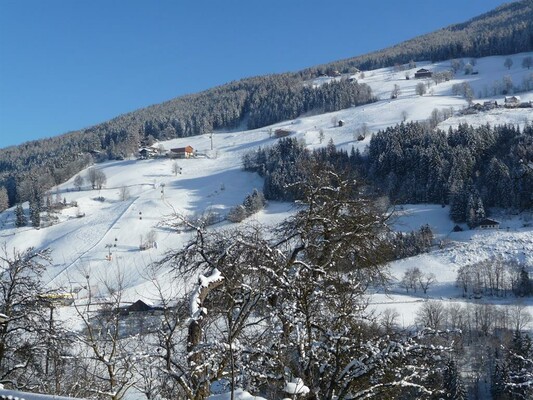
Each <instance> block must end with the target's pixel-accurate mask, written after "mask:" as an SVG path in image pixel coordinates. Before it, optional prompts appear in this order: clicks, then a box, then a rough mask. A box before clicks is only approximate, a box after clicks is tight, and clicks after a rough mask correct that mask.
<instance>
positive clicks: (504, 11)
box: [300, 0, 533, 78]
mask: <svg viewBox="0 0 533 400" xmlns="http://www.w3.org/2000/svg"><path fill="white" fill-rule="evenodd" d="M407 23H413V24H416V21H409V22H407ZM531 50H533V1H532V0H522V1H516V2H512V3H509V4H504V5H502V6H500V7H498V8H496V9H494V10H492V11H490V12H488V13H485V14H482V15H480V16H478V17H475V18H473V19H471V20H469V21H467V22H464V23H460V24H455V25H451V26H448V27H446V28H443V29H439V30H437V31H435V32H432V33H428V34H426V35H422V36H418V37H416V38H413V39H410V40H407V41H405V42H402V43H399V44H397V45H395V46H392V47H389V48H386V49H383V50H379V51H375V52H372V53H368V54H365V55H361V56H357V57H352V58H348V59H345V60H339V61H336V62H332V63H328V64H324V65H319V66H316V67H312V68H308V69H305V70H303V71H301V72H300V75H301V76H302V77H304V78H310V77H312V76H315V75H316V74H317V73H327V72H328V71H339V72H342V73H347V72H352V71H354V69H360V70H371V69H376V68H382V67H390V66H393V65H396V64H406V63H408V62H409V61H411V60H427V61H431V62H436V61H444V60H451V59H454V58H461V57H488V56H494V55H505V54H516V53H520V52H526V51H531Z"/></svg>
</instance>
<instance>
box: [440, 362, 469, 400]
mask: <svg viewBox="0 0 533 400" xmlns="http://www.w3.org/2000/svg"><path fill="white" fill-rule="evenodd" d="M444 390H445V391H446V398H447V399H451V400H466V399H467V396H466V390H465V387H464V384H463V381H462V379H461V376H460V374H459V371H458V369H457V364H456V363H455V361H454V360H453V359H449V360H448V362H447V365H446V370H445V371H444Z"/></svg>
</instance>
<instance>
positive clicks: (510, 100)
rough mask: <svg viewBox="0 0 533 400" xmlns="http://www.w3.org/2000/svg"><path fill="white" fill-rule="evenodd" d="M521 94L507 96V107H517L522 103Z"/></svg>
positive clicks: (505, 102)
mask: <svg viewBox="0 0 533 400" xmlns="http://www.w3.org/2000/svg"><path fill="white" fill-rule="evenodd" d="M520 102H521V99H520V96H505V101H504V104H505V106H506V107H516V106H518V105H520Z"/></svg>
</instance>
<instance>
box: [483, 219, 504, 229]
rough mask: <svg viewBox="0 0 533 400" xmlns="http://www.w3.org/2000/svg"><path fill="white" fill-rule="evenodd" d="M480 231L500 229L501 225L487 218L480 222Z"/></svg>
mask: <svg viewBox="0 0 533 400" xmlns="http://www.w3.org/2000/svg"><path fill="white" fill-rule="evenodd" d="M478 228H479V229H499V228H500V223H499V222H498V221H496V220H494V219H491V218H485V219H483V220H481V221H480V222H479V225H478Z"/></svg>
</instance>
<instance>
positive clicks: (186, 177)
mask: <svg viewBox="0 0 533 400" xmlns="http://www.w3.org/2000/svg"><path fill="white" fill-rule="evenodd" d="M528 55H529V56H531V55H533V53H532V54H517V55H513V56H511V58H512V59H513V60H514V67H512V68H511V69H510V70H508V69H507V68H506V67H505V66H504V60H505V59H506V58H507V57H489V58H484V59H478V60H477V63H476V66H475V70H476V71H478V74H476V75H463V74H462V73H461V72H459V73H458V74H457V75H456V77H455V79H452V80H450V81H448V82H443V83H440V84H438V85H434V84H433V85H432V86H431V87H430V88H429V93H428V94H426V95H424V96H419V95H417V94H416V85H417V84H419V83H420V82H426V81H424V80H417V79H413V78H412V77H413V75H414V72H415V71H416V70H417V69H418V68H421V67H424V68H427V69H430V70H432V71H434V72H438V71H444V70H447V69H449V67H450V62H442V63H437V64H429V63H419V64H418V67H417V68H415V69H410V70H407V71H405V70H404V71H398V70H395V69H393V68H385V69H380V70H375V71H366V72H365V74H364V75H365V76H364V77H363V78H361V77H360V75H359V74H357V75H356V77H357V78H358V79H360V80H361V81H362V82H365V83H367V84H369V85H370V86H371V87H372V89H373V91H374V93H375V94H376V95H377V96H378V98H379V101H378V102H376V103H373V104H369V105H365V106H362V107H353V108H350V109H346V110H341V111H338V112H334V113H329V114H321V115H310V116H302V117H301V118H298V119H295V120H291V121H286V122H283V123H279V124H276V125H273V126H271V127H266V128H262V129H257V130H251V131H234V132H216V133H214V134H213V135H212V137H211V136H209V135H202V136H196V137H188V138H180V139H174V140H171V141H167V142H162V143H158V144H157V146H163V147H164V148H165V149H167V150H168V149H170V148H175V147H184V146H187V145H190V146H192V147H193V148H194V149H195V150H197V152H198V153H200V154H205V156H203V157H197V158H191V159H184V160H178V161H177V162H178V163H179V166H180V167H181V168H182V173H181V174H178V175H175V174H174V173H173V163H174V162H175V161H174V160H170V159H167V158H156V159H148V160H140V159H135V158H133V157H132V158H131V159H128V160H124V161H113V162H107V163H103V164H97V165H95V166H94V168H96V169H98V170H101V171H102V172H104V173H105V175H106V176H107V183H106V185H105V186H104V187H103V188H102V189H101V190H93V189H91V187H90V185H89V184H88V183H87V182H88V179H87V174H88V172H87V170H86V171H82V172H81V173H80V175H81V176H82V177H84V178H85V184H84V185H83V187H82V188H81V190H80V191H78V190H76V189H75V186H74V177H72V179H70V180H69V181H68V182H66V183H64V184H61V185H59V186H58V187H57V188H55V189H53V190H52V191H51V193H52V197H58V198H61V199H62V200H63V199H64V200H65V201H66V203H67V204H68V206H67V207H65V208H64V209H62V210H60V211H58V213H57V215H56V216H57V218H58V219H57V221H56V223H55V224H53V225H51V226H49V227H43V228H41V229H39V230H36V229H33V228H31V227H24V228H15V226H14V225H15V215H14V210H13V209H11V210H7V211H5V212H4V213H2V214H0V241H1V242H2V243H3V244H4V246H5V248H6V249H7V251H8V252H11V251H12V249H13V248H16V249H18V250H23V249H26V248H28V247H30V246H33V247H36V248H50V250H51V255H52V259H53V261H52V263H51V265H50V267H49V268H48V270H47V273H46V274H45V276H44V279H45V281H46V283H47V284H48V285H49V286H50V288H59V287H65V288H70V287H73V288H76V287H78V288H81V286H83V284H82V281H83V280H84V279H85V278H86V277H87V276H89V279H91V281H94V282H95V284H98V282H104V281H110V280H111V281H112V280H116V279H117V278H116V277H117V276H118V275H121V276H122V277H123V278H124V279H123V282H122V284H123V285H124V286H125V288H126V292H125V296H124V299H125V300H126V301H135V300H137V299H139V298H141V299H144V300H145V301H155V295H154V293H153V285H152V284H151V279H152V277H151V276H150V274H149V273H148V272H147V267H148V266H149V265H150V264H151V263H153V262H154V261H157V260H159V259H160V258H161V257H162V255H163V254H165V253H166V252H167V251H172V250H177V249H180V248H181V246H183V244H184V243H185V242H186V241H187V240H188V239H189V238H190V233H188V232H176V231H175V230H171V229H169V228H168V227H166V226H164V225H162V222H163V221H165V220H168V218H169V216H170V215H172V214H174V213H176V212H177V213H180V214H185V215H189V216H190V215H195V214H201V213H204V212H205V211H206V210H210V211H214V212H217V213H219V214H220V215H222V216H223V215H225V214H226V213H227V212H228V210H229V209H230V208H231V207H233V206H235V205H237V204H240V203H241V202H242V200H243V199H244V197H245V196H246V195H247V194H248V193H250V192H251V191H252V190H253V189H254V188H258V189H260V188H261V187H262V180H261V179H260V178H259V177H258V176H257V175H255V174H251V173H247V172H243V171H242V168H241V158H242V156H243V154H245V153H246V152H248V151H250V150H253V149H255V148H257V147H259V146H269V145H271V144H273V143H274V142H275V141H276V140H277V139H276V138H274V137H273V136H272V135H270V133H269V132H271V131H272V130H275V129H278V128H284V129H288V130H290V131H292V132H293V134H292V135H293V136H294V137H297V138H298V139H300V140H302V141H304V142H305V143H306V145H307V146H308V147H309V148H311V149H312V148H318V147H321V146H324V145H326V143H327V142H328V141H329V140H330V139H331V140H333V142H334V143H335V144H336V145H337V146H340V147H343V148H347V149H349V148H351V147H352V146H355V147H356V148H359V149H360V150H361V151H364V149H365V147H366V146H367V144H368V142H369V140H370V136H371V135H367V136H366V138H365V139H364V140H357V139H356V137H357V136H356V132H357V131H358V129H360V128H361V127H362V126H363V124H366V125H367V127H368V129H369V130H370V131H371V132H376V131H377V130H379V129H383V128H386V127H388V126H392V125H395V124H397V123H399V122H401V121H402V120H404V119H405V118H406V119H407V120H425V119H427V118H428V117H429V116H430V114H431V112H432V110H434V109H435V108H436V109H445V108H450V107H453V108H454V110H456V111H458V110H460V109H462V108H464V107H466V105H467V102H466V100H465V99H464V98H462V97H460V96H454V95H453V94H452V86H453V85H454V84H458V83H459V84H460V83H462V82H467V83H469V84H470V85H471V87H472V88H473V91H474V94H475V95H476V97H477V96H478V94H481V96H483V95H484V94H487V93H491V90H492V89H491V88H492V87H493V85H494V84H495V82H496V81H502V80H503V79H504V76H506V75H509V76H510V77H511V79H512V80H513V82H514V83H515V85H517V86H519V85H520V84H522V82H523V81H524V80H525V79H527V78H528V77H530V76H531V74H532V73H533V71H530V70H528V69H525V68H522V67H521V66H520V63H521V60H522V59H523V58H524V57H526V56H528ZM465 61H468V60H465ZM406 73H408V74H409V75H410V76H411V79H409V80H407V79H406V78H405V75H406ZM328 79H330V78H327V79H321V80H320V81H315V82H314V83H313V84H315V85H317V84H323V83H324V82H326V81H327V80H328ZM331 79H333V78H331ZM395 84H396V85H398V86H399V87H400V91H401V93H400V95H399V96H398V98H397V99H394V100H391V99H390V93H391V91H392V89H393V87H394V85H395ZM519 95H520V96H521V99H522V101H531V100H533V91H530V92H526V93H520V94H519ZM503 98H504V96H502V95H490V96H487V97H483V98H481V99H475V101H476V102H483V101H485V100H491V101H497V102H498V103H499V104H502V103H503ZM334 120H335V121H338V120H343V121H344V125H343V126H334V124H333V121H334ZM532 120H533V109H531V108H523V109H503V108H498V109H495V110H491V111H489V112H484V113H479V114H474V115H456V116H454V117H452V118H450V119H448V120H446V121H444V122H442V123H441V124H440V126H441V127H443V128H447V127H448V126H454V125H457V124H459V123H462V122H467V123H472V124H485V123H487V122H488V123H491V124H502V123H513V124H518V125H522V126H523V125H524V124H525V123H528V122H531V121H532ZM320 131H322V132H323V133H324V137H323V138H322V140H321V135H320ZM126 192H127V196H125V193H126ZM74 204H77V207H75V206H74ZM25 206H26V207H27V205H25ZM404 211H410V213H407V212H404V215H403V216H402V217H401V218H400V219H399V220H398V222H397V224H396V226H397V229H399V230H412V229H418V228H419V227H420V226H421V225H422V224H425V223H429V224H430V225H431V226H432V228H433V229H434V231H435V232H436V233H437V237H438V239H439V240H442V241H443V243H445V245H444V246H443V248H442V249H439V250H436V251H434V252H431V253H429V254H425V255H422V256H418V257H415V258H412V259H407V260H402V261H399V262H395V263H393V264H392V266H391V273H392V275H393V276H394V277H396V278H398V279H399V278H400V277H401V275H402V274H403V272H404V271H405V269H406V268H408V267H410V266H413V265H416V266H419V267H420V268H421V269H422V270H423V271H432V272H434V273H435V274H436V275H437V280H438V283H437V284H436V286H435V289H434V290H433V289H432V290H430V291H429V292H428V295H429V296H430V297H436V298H438V299H440V298H441V297H442V298H449V297H454V298H456V297H458V290H457V289H456V288H455V286H454V282H455V272H456V270H457V268H458V266H460V265H462V264H464V263H465V262H469V261H474V260H478V259H483V258H488V257H490V256H492V255H499V254H504V255H508V256H511V257H517V258H520V259H521V260H523V261H527V262H529V263H533V256H532V254H533V227H532V226H533V224H532V223H531V222H530V221H529V220H527V218H528V216H526V215H521V216H516V217H514V219H509V220H508V221H504V222H503V224H502V229H500V230H498V231H490V232H477V231H468V232H462V233H451V230H452V228H453V224H452V222H451V221H450V220H449V218H448V210H447V208H442V207H440V206H420V205H419V206H405V210H404ZM291 212H292V205H291V204H283V203H276V202H271V203H269V204H268V205H267V207H266V208H265V209H264V210H263V211H261V212H260V213H258V214H256V215H254V216H253V217H251V218H253V219H255V220H257V222H260V223H265V224H274V223H276V222H279V221H282V220H283V219H284V218H286V217H287V216H288V215H289V214H290V213H291ZM232 226H233V225H232V224H230V223H228V222H221V223H219V224H218V225H217V228H216V229H225V228H230V227H232ZM507 228H509V229H507ZM152 231H153V233H152ZM152 235H154V237H153V238H152V239H151V244H152V245H154V243H153V242H155V246H154V247H152V248H149V249H146V250H141V249H140V245H141V244H142V243H144V242H145V241H146V239H147V238H150V236H152ZM153 239H155V240H153ZM119 272H120V273H119ZM159 273H160V274H164V273H165V271H160V272H159ZM166 282H169V280H168V279H167V280H166ZM183 285H185V283H183ZM184 289H185V288H184V287H182V288H181V289H180V290H184ZM86 295H87V293H84V291H83V290H81V291H80V292H79V296H80V298H82V297H83V296H86ZM93 295H97V293H93ZM387 296H388V295H384V294H377V295H376V296H375V300H372V302H374V303H379V304H385V303H387V304H389V305H390V304H396V305H397V307H398V308H399V309H401V310H403V311H404V312H406V313H407V315H403V314H402V317H403V318H404V321H405V323H406V324H410V323H411V322H412V313H413V311H414V310H415V308H416V307H412V306H407V304H411V305H412V304H416V303H413V302H416V301H417V300H419V297H416V296H415V298H414V299H413V298H412V297H410V296H409V297H408V296H406V295H404V294H403V293H402V292H400V289H398V293H397V294H395V295H394V296H393V297H390V296H389V297H387ZM378 308H379V307H378Z"/></svg>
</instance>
